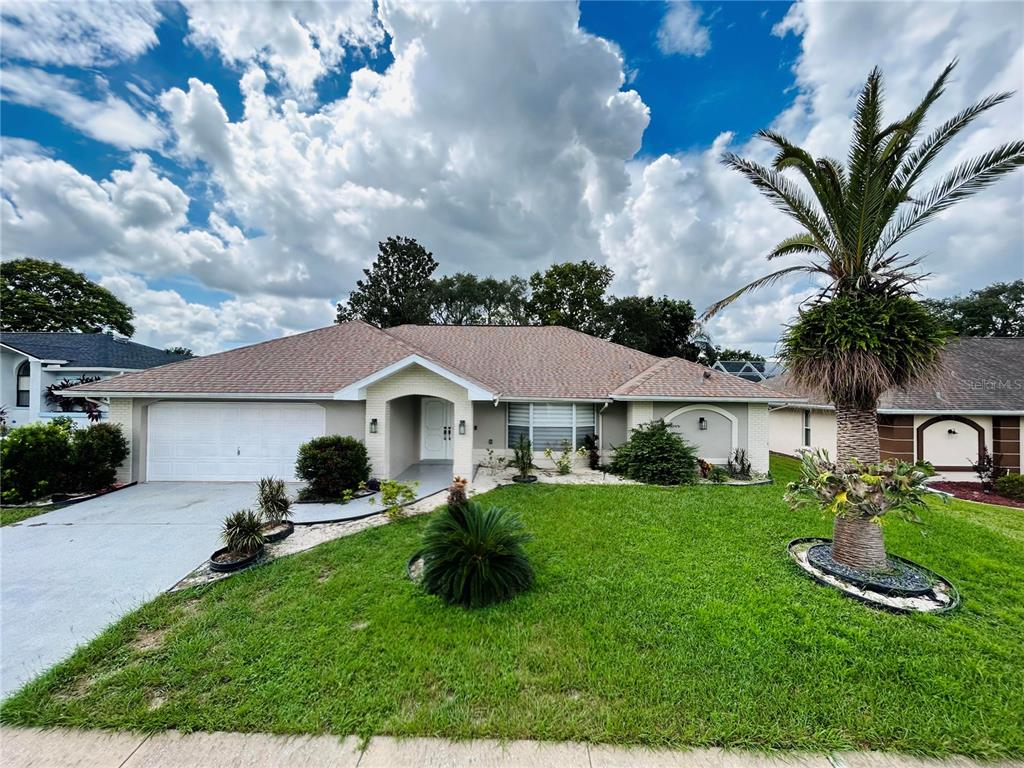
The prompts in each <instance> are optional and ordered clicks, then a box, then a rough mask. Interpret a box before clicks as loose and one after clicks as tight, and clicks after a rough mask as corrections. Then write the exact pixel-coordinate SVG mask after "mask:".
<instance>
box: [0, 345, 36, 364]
mask: <svg viewBox="0 0 1024 768" xmlns="http://www.w3.org/2000/svg"><path fill="white" fill-rule="evenodd" d="M0 347H2V348H3V349H6V350H7V351H8V352H13V353H14V354H16V355H24V356H25V357H27V358H28V359H29V360H32V361H33V362H35V361H38V362H44V361H42V360H40V359H39V358H38V357H36V356H35V355H30V354H29V353H28V352H26V351H25V350H23V349H18V348H17V347H12V346H11V345H10V344H5V343H3V342H2V341H0Z"/></svg>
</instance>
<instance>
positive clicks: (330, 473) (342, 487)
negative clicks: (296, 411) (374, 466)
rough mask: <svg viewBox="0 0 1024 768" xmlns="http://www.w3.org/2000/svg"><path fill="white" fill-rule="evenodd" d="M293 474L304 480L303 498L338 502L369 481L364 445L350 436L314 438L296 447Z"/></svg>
mask: <svg viewBox="0 0 1024 768" xmlns="http://www.w3.org/2000/svg"><path fill="white" fill-rule="evenodd" d="M295 475H296V476H297V477H299V478H301V479H303V480H305V481H306V487H305V488H303V489H302V492H301V495H302V497H303V498H307V499H339V498H341V495H342V494H343V493H344V492H345V491H346V490H355V489H356V488H358V487H359V484H360V483H365V482H366V481H367V480H369V479H370V460H369V458H368V456H367V453H366V446H365V445H363V444H362V443H361V442H359V441H358V440H356V439H355V438H354V437H342V436H341V435H326V436H325V437H314V438H313V439H312V440H310V441H309V442H308V443H303V444H302V445H301V446H299V457H298V460H297V461H296V462H295Z"/></svg>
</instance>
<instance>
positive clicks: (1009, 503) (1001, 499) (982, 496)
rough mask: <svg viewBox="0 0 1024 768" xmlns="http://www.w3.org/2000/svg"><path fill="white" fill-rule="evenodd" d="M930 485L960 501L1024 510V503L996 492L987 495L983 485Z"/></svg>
mask: <svg viewBox="0 0 1024 768" xmlns="http://www.w3.org/2000/svg"><path fill="white" fill-rule="evenodd" d="M928 485H929V486H930V487H932V488H934V489H935V490H937V491H945V492H946V493H952V494H953V495H954V496H956V497H957V498H958V499H967V500H968V501H980V502H982V503H983V504H1000V505H1002V506H1004V507H1017V508H1018V509H1024V501H1017V500H1016V499H1008V498H1006V497H1005V496H1000V495H999V494H998V493H995V492H994V491H993V492H992V493H986V492H985V491H983V490H981V483H952V482H947V481H942V482H938V483H929V484H928Z"/></svg>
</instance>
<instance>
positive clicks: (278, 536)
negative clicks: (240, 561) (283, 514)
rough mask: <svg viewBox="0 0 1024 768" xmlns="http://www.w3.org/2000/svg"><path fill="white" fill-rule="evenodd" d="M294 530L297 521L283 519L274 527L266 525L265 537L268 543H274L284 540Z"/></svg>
mask: <svg viewBox="0 0 1024 768" xmlns="http://www.w3.org/2000/svg"><path fill="white" fill-rule="evenodd" d="M294 532H295V523H293V522H292V521H291V520H283V521H281V523H280V524H279V525H275V526H274V527H273V528H266V527H264V529H263V539H264V540H265V541H266V542H267V543H268V544H273V543H274V542H275V541H284V540H285V539H287V538H288V537H289V536H291V535H292V533H294Z"/></svg>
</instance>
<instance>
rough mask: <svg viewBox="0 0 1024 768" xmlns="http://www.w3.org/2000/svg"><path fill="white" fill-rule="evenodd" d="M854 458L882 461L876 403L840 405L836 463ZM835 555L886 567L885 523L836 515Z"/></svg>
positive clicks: (865, 566)
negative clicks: (862, 406) (883, 534)
mask: <svg viewBox="0 0 1024 768" xmlns="http://www.w3.org/2000/svg"><path fill="white" fill-rule="evenodd" d="M850 459H858V460H859V461H862V462H864V463H867V464H872V463H875V462H878V461H881V450H880V448H879V442H878V413H877V411H876V409H875V408H874V407H873V406H872V407H871V408H859V407H857V406H853V405H840V404H838V403H837V404H836V463H837V464H839V466H845V465H846V464H848V463H849V461H850ZM832 557H833V558H834V559H835V560H836V561H837V562H840V563H842V564H843V565H848V566H850V567H851V568H859V569H861V570H867V571H878V570H884V569H885V568H886V567H887V564H886V559H885V540H884V539H883V538H882V526H880V525H878V524H877V523H873V522H871V519H870V518H867V517H842V516H839V517H836V522H835V528H834V532H833V536H832Z"/></svg>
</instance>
